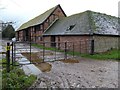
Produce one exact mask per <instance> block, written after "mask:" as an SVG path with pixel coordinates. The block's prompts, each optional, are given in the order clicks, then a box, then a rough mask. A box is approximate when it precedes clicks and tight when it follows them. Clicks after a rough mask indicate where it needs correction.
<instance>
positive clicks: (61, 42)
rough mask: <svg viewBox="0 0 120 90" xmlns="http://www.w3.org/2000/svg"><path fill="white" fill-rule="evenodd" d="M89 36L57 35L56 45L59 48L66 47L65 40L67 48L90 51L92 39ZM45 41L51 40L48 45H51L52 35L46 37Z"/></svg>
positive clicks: (82, 51) (83, 51)
mask: <svg viewBox="0 0 120 90" xmlns="http://www.w3.org/2000/svg"><path fill="white" fill-rule="evenodd" d="M89 38H90V37H89V36H56V47H57V48H59V49H62V50H64V49H65V42H67V49H68V50H69V51H73V48H74V51H76V52H81V53H89V52H90V40H89ZM44 40H45V42H49V43H48V44H47V45H46V46H47V47H50V46H51V43H50V42H51V37H50V36H47V37H44Z"/></svg>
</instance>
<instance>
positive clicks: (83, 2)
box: [0, 0, 119, 29]
mask: <svg viewBox="0 0 120 90" xmlns="http://www.w3.org/2000/svg"><path fill="white" fill-rule="evenodd" d="M118 2H119V0H0V20H2V21H4V22H8V21H12V22H15V23H14V27H15V28H16V29H17V28H18V27H19V26H20V25H21V24H23V23H25V22H26V21H28V20H30V19H32V18H34V17H36V16H38V15H40V14H42V13H43V12H45V11H46V10H48V9H50V8H52V7H54V6H56V5H58V4H60V5H61V7H62V8H63V10H64V11H65V13H66V14H67V16H70V15H72V14H76V13H80V12H83V11H86V10H92V11H96V12H101V13H106V14H108V15H112V16H118Z"/></svg>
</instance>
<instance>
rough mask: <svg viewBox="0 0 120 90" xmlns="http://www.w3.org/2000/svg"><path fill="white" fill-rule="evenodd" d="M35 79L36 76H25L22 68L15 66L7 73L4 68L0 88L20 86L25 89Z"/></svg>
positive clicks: (3, 89)
mask: <svg viewBox="0 0 120 90" xmlns="http://www.w3.org/2000/svg"><path fill="white" fill-rule="evenodd" d="M35 80H36V76H34V75H30V76H27V75H25V74H24V72H23V70H21V69H18V68H17V67H15V68H13V70H11V71H10V72H9V73H7V72H6V71H5V70H4V71H2V90H6V89H15V88H20V89H21V88H22V90H23V89H27V88H28V87H30V86H31V85H32V84H33V83H34V82H35Z"/></svg>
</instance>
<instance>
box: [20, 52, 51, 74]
mask: <svg viewBox="0 0 120 90" xmlns="http://www.w3.org/2000/svg"><path fill="white" fill-rule="evenodd" d="M21 54H22V55H23V56H25V57H26V58H27V59H28V60H30V61H31V62H32V63H34V64H35V65H36V66H37V67H38V68H39V69H40V70H41V71H42V72H49V71H50V70H51V68H52V65H51V64H49V63H47V62H43V60H42V59H41V58H39V55H40V53H31V54H30V53H21ZM50 54H51V53H50Z"/></svg>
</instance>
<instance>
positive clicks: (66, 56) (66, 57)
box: [64, 42, 67, 60]
mask: <svg viewBox="0 0 120 90" xmlns="http://www.w3.org/2000/svg"><path fill="white" fill-rule="evenodd" d="M64 52H65V57H64V59H65V60H66V59H67V42H65V50H64Z"/></svg>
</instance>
